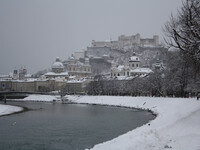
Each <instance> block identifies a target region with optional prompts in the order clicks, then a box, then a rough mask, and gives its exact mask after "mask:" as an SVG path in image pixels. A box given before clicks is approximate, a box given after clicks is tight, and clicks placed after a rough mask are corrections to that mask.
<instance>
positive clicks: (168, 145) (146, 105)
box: [68, 96, 200, 150]
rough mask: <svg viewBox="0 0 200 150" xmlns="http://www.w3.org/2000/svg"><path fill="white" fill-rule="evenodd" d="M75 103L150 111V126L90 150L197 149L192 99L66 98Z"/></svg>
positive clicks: (197, 116)
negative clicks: (151, 118)
mask: <svg viewBox="0 0 200 150" xmlns="http://www.w3.org/2000/svg"><path fill="white" fill-rule="evenodd" d="M68 99H70V100H72V101H73V102H76V103H92V104H103V105H116V106H125V107H135V108H142V109H150V110H152V111H153V112H154V113H156V114H158V116H157V117H156V119H155V120H153V121H151V122H150V125H148V124H147V125H143V126H142V127H138V128H137V129H135V130H133V131H130V132H128V133H126V134H124V135H121V136H119V137H117V138H115V139H113V140H111V141H108V142H105V143H102V144H98V145H96V146H94V148H92V150H166V149H171V150H200V101H196V99H194V98H150V97H117V96H112V97H111V96H82V97H77V96H68Z"/></svg>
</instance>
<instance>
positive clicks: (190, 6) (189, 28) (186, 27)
mask: <svg viewBox="0 0 200 150" xmlns="http://www.w3.org/2000/svg"><path fill="white" fill-rule="evenodd" d="M163 30H164V32H165V34H166V36H167V38H166V39H165V41H166V43H167V44H168V45H169V46H170V47H171V46H172V47H175V48H178V49H180V50H181V52H183V54H184V57H185V58H184V59H185V60H186V61H187V63H189V64H191V65H192V66H193V68H194V71H195V74H196V73H197V72H200V1H199V0H186V1H185V2H183V6H182V8H181V9H180V10H179V11H178V15H177V16H176V17H174V16H173V15H171V18H170V20H169V21H168V22H167V23H166V24H165V26H164V28H163Z"/></svg>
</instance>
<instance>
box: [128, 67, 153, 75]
mask: <svg viewBox="0 0 200 150" xmlns="http://www.w3.org/2000/svg"><path fill="white" fill-rule="evenodd" d="M131 72H132V73H147V74H148V73H151V72H153V71H152V70H151V69H150V68H136V69H133V70H131Z"/></svg>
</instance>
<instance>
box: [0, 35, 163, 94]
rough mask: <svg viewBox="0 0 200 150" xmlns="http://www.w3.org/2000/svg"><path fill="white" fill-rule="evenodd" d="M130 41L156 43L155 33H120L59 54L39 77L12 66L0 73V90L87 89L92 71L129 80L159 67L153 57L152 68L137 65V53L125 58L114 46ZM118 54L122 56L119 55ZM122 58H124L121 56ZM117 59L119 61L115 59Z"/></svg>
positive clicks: (138, 60) (160, 65)
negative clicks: (115, 37)
mask: <svg viewBox="0 0 200 150" xmlns="http://www.w3.org/2000/svg"><path fill="white" fill-rule="evenodd" d="M130 45H131V46H133V45H137V46H138V45H140V46H141V45H143V46H144V45H150V46H158V45H159V39H158V36H154V37H153V39H141V38H140V35H139V34H137V35H135V36H120V37H119V38H118V41H109V42H104V43H103V42H95V41H92V46H91V47H87V50H86V51H82V52H75V53H74V54H73V55H72V56H71V57H69V59H68V60H65V61H61V60H60V58H59V57H57V58H56V60H55V62H54V63H53V64H52V66H51V70H50V71H49V72H46V73H44V74H42V75H41V76H40V77H39V78H33V76H31V75H29V74H27V70H26V69H25V68H22V69H20V70H19V71H18V70H14V72H13V74H12V75H9V76H0V84H1V87H0V91H3V90H10V91H20V92H50V91H61V90H62V89H65V92H66V93H87V92H88V91H87V90H86V87H87V85H88V84H89V83H90V82H91V81H92V80H93V79H94V77H95V76H96V75H103V76H105V77H106V79H107V80H110V79H111V80H112V79H118V80H130V79H132V78H134V77H146V76H148V74H149V73H152V72H153V70H152V69H162V68H163V64H162V62H161V61H160V60H159V59H157V61H156V63H155V64H154V67H153V68H151V69H150V68H149V67H148V66H146V67H144V66H142V65H141V60H140V57H139V56H137V55H136V53H133V52H132V56H131V57H130V56H129V57H128V61H126V60H125V59H126V58H127V56H126V55H125V54H126V53H125V52H123V51H121V50H119V49H117V50H116V49H114V48H116V47H117V48H119V47H120V48H121V47H125V46H130ZM122 55H123V56H124V57H122ZM124 58H125V59H124ZM119 60H121V63H118V62H119Z"/></svg>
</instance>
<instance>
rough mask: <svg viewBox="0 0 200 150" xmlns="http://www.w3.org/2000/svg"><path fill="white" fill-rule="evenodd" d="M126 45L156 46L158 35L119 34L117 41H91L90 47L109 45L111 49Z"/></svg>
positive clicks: (157, 44)
mask: <svg viewBox="0 0 200 150" xmlns="http://www.w3.org/2000/svg"><path fill="white" fill-rule="evenodd" d="M126 46H128V47H129V46H140V47H157V46H159V36H158V35H154V36H153V38H152V39H151V38H146V39H143V38H141V36H140V34H136V35H131V36H125V35H121V36H119V37H118V40H117V41H112V40H110V41H95V40H93V41H92V47H110V48H112V49H122V48H124V47H126Z"/></svg>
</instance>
